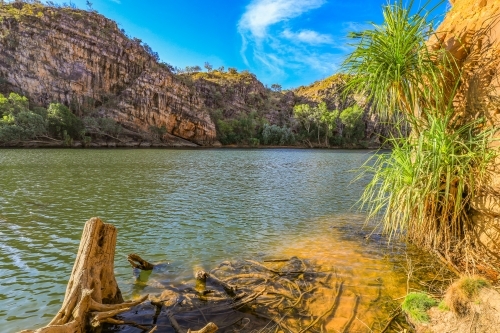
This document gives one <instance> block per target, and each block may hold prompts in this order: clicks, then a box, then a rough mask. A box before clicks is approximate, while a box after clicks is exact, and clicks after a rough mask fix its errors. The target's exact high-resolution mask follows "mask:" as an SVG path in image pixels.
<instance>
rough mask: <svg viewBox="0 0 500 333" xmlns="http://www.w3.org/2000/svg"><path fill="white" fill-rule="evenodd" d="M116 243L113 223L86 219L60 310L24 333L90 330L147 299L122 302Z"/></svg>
mask: <svg viewBox="0 0 500 333" xmlns="http://www.w3.org/2000/svg"><path fill="white" fill-rule="evenodd" d="M115 246H116V228H115V227H114V226H112V225H110V224H105V223H103V222H102V221H101V220H100V219H99V218H92V219H90V220H89V221H87V223H86V224H85V227H84V229H83V234H82V239H81V241H80V247H79V249H78V254H77V256H76V259H75V264H74V266H73V271H72V272H71V276H70V278H69V282H68V286H67V288H66V294H65V296H64V301H63V304H62V306H61V310H59V312H58V313H57V314H56V315H55V317H54V318H53V319H52V320H51V321H50V323H49V324H48V325H47V326H46V327H43V328H40V329H37V330H34V331H29V330H28V331H23V332H24V333H27V332H35V333H83V332H88V329H87V328H88V327H89V326H90V327H97V326H100V325H101V323H105V322H112V321H113V320H112V317H114V316H115V315H117V314H119V313H122V312H125V311H128V310H129V309H130V308H131V307H132V306H135V305H137V304H139V303H141V302H143V301H144V300H145V299H147V296H145V297H143V298H142V299H140V300H138V301H135V302H126V303H124V302H123V297H122V294H121V292H120V289H119V288H118V284H117V283H116V279H115V274H114V259H115Z"/></svg>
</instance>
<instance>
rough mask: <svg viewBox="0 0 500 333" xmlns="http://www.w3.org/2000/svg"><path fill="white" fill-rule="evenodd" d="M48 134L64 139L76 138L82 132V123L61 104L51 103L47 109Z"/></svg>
mask: <svg viewBox="0 0 500 333" xmlns="http://www.w3.org/2000/svg"><path fill="white" fill-rule="evenodd" d="M47 118H48V128H49V132H50V133H51V134H52V135H54V136H57V137H60V138H63V139H65V138H66V137H67V136H69V137H70V138H73V139H74V138H78V137H79V136H80V135H81V132H82V130H83V128H84V127H83V123H82V121H81V120H80V119H78V118H77V117H76V116H75V115H74V114H73V112H71V110H70V109H69V108H68V107H66V106H65V105H63V104H61V103H51V104H50V105H49V108H48V109H47Z"/></svg>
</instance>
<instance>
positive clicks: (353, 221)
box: [0, 149, 406, 333]
mask: <svg viewBox="0 0 500 333" xmlns="http://www.w3.org/2000/svg"><path fill="white" fill-rule="evenodd" d="M370 154H372V153H371V152H368V151H342V150H338V151H332V150H328V151H326V150H325V151H319V150H300V149H276V150H274V149H271V150H231V149H230V150H225V149H213V150H211V149H208V150H154V149H148V150H76V149H72V150H70V149H68V150H66V149H60V150H59V149H54V150H43V149H40V150H23V149H13V150H0V276H1V279H0V327H1V328H0V331H1V332H5V333H12V332H16V331H18V330H21V329H27V328H36V327H39V326H41V325H43V324H46V323H47V322H48V321H49V320H50V318H51V317H52V316H53V315H54V314H55V313H56V312H57V311H58V310H59V307H60V304H61V302H62V298H63V296H64V291H65V288H66V283H67V280H68V278H69V276H70V272H71V269H72V265H73V262H74V259H75V256H76V252H77V249H78V244H79V240H80V236H81V232H82V228H83V225H84V223H85V222H86V220H87V219H89V218H90V217H93V216H99V217H101V218H102V219H103V220H104V221H105V222H108V223H112V224H114V225H115V226H117V227H118V241H117V249H116V258H115V271H116V276H117V279H118V282H119V285H120V288H121V289H122V292H123V294H124V296H125V298H126V299H127V298H130V297H135V296H136V295H138V294H141V293H145V292H153V293H154V292H155V291H157V290H156V289H155V288H156V287H155V285H154V283H151V285H149V286H138V285H137V284H136V283H135V277H134V276H133V274H132V269H131V268H130V266H129V264H128V262H127V261H126V255H127V254H128V253H131V252H137V253H139V254H141V255H142V256H143V257H144V258H146V259H148V260H150V261H152V262H164V263H167V269H165V270H164V271H163V272H162V280H163V281H165V280H169V281H170V282H171V283H173V284H176V283H186V282H187V283H189V281H190V280H191V279H192V276H193V271H194V270H195V269H196V268H200V267H201V268H204V269H207V270H209V269H210V268H212V267H214V266H216V265H217V264H219V263H220V262H222V261H224V260H231V259H250V258H251V259H255V260H262V259H265V258H270V257H276V256H283V255H296V256H299V257H302V258H307V259H310V260H316V261H318V262H319V263H321V264H325V263H326V264H328V265H331V266H332V267H335V269H336V271H337V272H338V273H339V274H341V275H343V276H344V277H345V278H346V281H347V283H346V284H347V285H349V286H350V288H357V290H358V292H359V293H360V294H361V295H367V297H366V298H367V299H374V298H377V296H376V295H377V293H378V292H379V291H378V289H377V286H378V283H373V281H382V284H383V296H384V297H385V298H386V299H391V298H398V297H401V296H402V295H404V293H405V291H406V275H405V272H404V270H403V269H402V268H401V267H402V264H401V262H400V261H398V260H399V259H398V256H397V254H398V253H400V252H401V248H402V245H401V244H399V245H398V244H395V245H394V244H393V246H392V247H391V248H389V247H387V245H386V243H385V242H384V241H383V240H382V239H380V237H379V239H378V241H377V239H376V240H375V241H371V242H366V241H365V240H364V238H363V236H365V235H366V234H368V233H369V232H370V230H369V229H366V230H362V229H361V227H362V225H363V220H364V216H363V215H362V214H360V213H357V212H356V211H355V210H352V209H351V208H352V206H353V205H354V204H355V202H356V201H357V200H358V198H359V196H360V193H361V191H362V187H363V185H364V184H363V182H358V183H351V180H352V178H353V177H354V173H352V172H350V170H352V169H354V168H357V167H359V166H360V165H362V164H363V163H364V162H365V161H366V159H367V158H368V157H369V156H370ZM394 248H396V250H394ZM391 251H392V254H391ZM394 251H395V252H396V254H394ZM388 254H389V255H388ZM151 280H152V281H154V277H152V279H151ZM371 294H373V296H370V295H371ZM384 297H382V298H384ZM377 299H379V298H377ZM362 301H363V300H362ZM367 304H368V303H367ZM373 308H375V309H377V310H373ZM381 308H382V305H380V304H379V305H376V306H375V307H372V308H371V309H372V310H370V307H369V306H368V305H367V306H366V311H365V313H361V312H362V311H361V312H360V316H364V317H363V318H365V319H364V321H365V322H367V323H369V322H373V321H376V320H382V319H380V318H378V319H377V316H384V315H387V313H383V312H380V311H379V310H380V309H381Z"/></svg>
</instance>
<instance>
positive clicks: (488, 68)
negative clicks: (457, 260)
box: [429, 0, 500, 256]
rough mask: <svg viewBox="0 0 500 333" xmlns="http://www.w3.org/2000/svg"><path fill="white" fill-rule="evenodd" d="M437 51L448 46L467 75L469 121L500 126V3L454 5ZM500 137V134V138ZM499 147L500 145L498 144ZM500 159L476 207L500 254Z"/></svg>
mask: <svg viewBox="0 0 500 333" xmlns="http://www.w3.org/2000/svg"><path fill="white" fill-rule="evenodd" d="M450 2H451V5H452V7H451V9H450V11H449V12H448V13H447V15H446V17H445V19H444V21H443V22H442V24H441V25H440V27H439V29H438V33H437V35H436V37H435V38H433V39H431V40H430V41H429V45H430V46H431V47H436V48H437V47H439V46H441V45H443V46H444V47H445V48H446V49H447V50H448V51H449V52H450V54H451V55H453V57H454V58H455V60H456V62H457V64H458V66H459V67H460V69H461V70H462V71H463V78H464V79H463V83H462V84H461V86H460V87H459V90H458V93H457V96H456V98H455V101H454V104H455V105H454V106H455V110H456V112H457V115H458V116H460V117H463V118H464V119H471V118H476V117H478V116H485V117H486V118H487V119H488V121H489V122H490V124H492V125H494V126H496V127H498V126H499V125H500V80H499V79H500V1H498V0H454V1H450ZM497 135H499V138H500V133H499V134H497ZM496 145H498V143H497V144H496ZM499 197H500V158H499V159H497V161H496V162H495V163H494V164H493V165H492V168H491V181H490V182H489V184H486V186H485V188H484V193H482V195H481V196H480V197H479V198H477V200H475V202H473V205H474V208H475V209H476V212H475V213H474V216H473V220H474V222H475V225H476V226H478V230H477V233H478V235H479V237H480V240H481V242H482V243H483V244H485V245H487V248H488V250H489V251H491V253H494V254H496V256H498V255H500V232H499V230H500V208H499V207H498V204H497V202H498V198H499Z"/></svg>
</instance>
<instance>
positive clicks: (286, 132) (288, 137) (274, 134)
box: [262, 124, 295, 146]
mask: <svg viewBox="0 0 500 333" xmlns="http://www.w3.org/2000/svg"><path fill="white" fill-rule="evenodd" d="M262 140H263V142H264V144H265V145H280V146H284V145H290V144H293V143H295V136H294V134H293V132H292V131H291V129H290V128H288V127H285V126H283V127H280V126H277V125H269V124H265V125H264V128H263V130H262Z"/></svg>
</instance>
